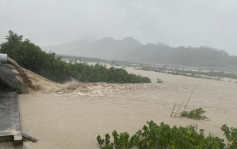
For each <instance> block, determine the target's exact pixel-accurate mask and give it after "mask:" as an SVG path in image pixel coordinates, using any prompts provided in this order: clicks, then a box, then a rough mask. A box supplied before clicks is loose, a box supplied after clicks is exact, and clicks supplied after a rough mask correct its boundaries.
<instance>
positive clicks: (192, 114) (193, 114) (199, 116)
mask: <svg viewBox="0 0 237 149" xmlns="http://www.w3.org/2000/svg"><path fill="white" fill-rule="evenodd" d="M204 113H206V111H205V110H203V109H202V108H198V109H193V110H191V111H183V112H182V113H181V115H180V116H181V117H187V118H190V119H196V120H204V119H207V117H206V116H205V115H203V114H204Z"/></svg>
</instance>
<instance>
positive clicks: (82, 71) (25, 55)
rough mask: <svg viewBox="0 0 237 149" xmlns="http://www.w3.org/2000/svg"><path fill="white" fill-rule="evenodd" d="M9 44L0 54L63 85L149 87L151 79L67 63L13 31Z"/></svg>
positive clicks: (115, 70)
mask: <svg viewBox="0 0 237 149" xmlns="http://www.w3.org/2000/svg"><path fill="white" fill-rule="evenodd" d="M6 40H7V41H6V42H4V43H2V44H1V48H0V52H1V53H7V54H8V55H9V57H11V58H12V59H14V60H15V61H16V62H17V63H18V64H19V65H21V66H23V67H24V68H26V69H29V70H31V71H33V72H35V73H37V74H39V75H42V76H44V77H46V78H48V79H50V80H53V81H58V82H63V81H68V80H71V79H72V78H73V79H76V80H79V81H84V82H111V83H113V82H115V83H149V82H151V81H150V79H149V78H147V77H142V76H139V75H135V74H129V73H128V72H127V71H126V70H124V69H121V68H119V69H118V68H114V67H112V68H110V69H107V68H106V67H105V66H102V65H99V64H96V65H94V66H91V65H88V64H86V63H76V64H72V63H66V62H64V61H62V60H61V58H60V57H56V56H55V53H46V52H44V51H42V50H41V49H40V47H38V46H36V45H35V44H34V43H32V42H30V41H29V40H23V37H22V36H19V35H17V34H16V33H14V32H12V31H9V35H8V36H7V37H6Z"/></svg>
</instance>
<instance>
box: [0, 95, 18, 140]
mask: <svg viewBox="0 0 237 149" xmlns="http://www.w3.org/2000/svg"><path fill="white" fill-rule="evenodd" d="M9 140H10V141H14V143H22V131H21V123H20V112H19V106H18V99H17V93H15V92H7V93H6V92H1V91H0V141H9Z"/></svg>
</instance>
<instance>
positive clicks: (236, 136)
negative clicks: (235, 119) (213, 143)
mask: <svg viewBox="0 0 237 149" xmlns="http://www.w3.org/2000/svg"><path fill="white" fill-rule="evenodd" d="M221 130H222V131H223V132H224V135H225V137H226V139H227V141H228V144H227V147H228V148H229V149H237V128H233V127H231V128H229V127H228V126H226V125H222V127H221Z"/></svg>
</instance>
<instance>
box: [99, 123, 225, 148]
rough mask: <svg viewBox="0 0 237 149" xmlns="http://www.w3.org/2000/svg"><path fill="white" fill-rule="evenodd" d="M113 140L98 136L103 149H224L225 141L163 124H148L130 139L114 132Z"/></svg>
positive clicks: (187, 128) (189, 127) (200, 131)
mask: <svg viewBox="0 0 237 149" xmlns="http://www.w3.org/2000/svg"><path fill="white" fill-rule="evenodd" d="M112 135H113V140H110V136H109V134H106V135H105V139H101V137H100V135H98V136H97V141H98V143H99V146H100V148H101V149H130V148H138V149H186V148H187V149H224V148H225V147H226V145H225V144H224V140H223V139H220V138H219V137H214V136H211V135H208V136H205V135H204V130H202V129H201V130H199V131H197V129H196V127H194V126H187V127H176V126H173V127H170V126H169V125H167V124H164V123H163V122H162V123H161V124H160V125H157V124H156V123H154V122H153V121H150V122H147V125H144V126H143V128H142V129H141V130H138V131H137V132H136V133H135V134H134V135H133V136H131V137H129V134H128V133H127V132H124V133H120V134H118V133H117V131H115V130H114V131H113V133H112Z"/></svg>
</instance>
